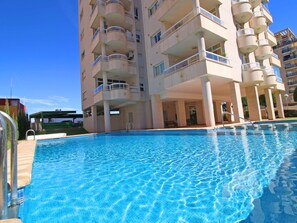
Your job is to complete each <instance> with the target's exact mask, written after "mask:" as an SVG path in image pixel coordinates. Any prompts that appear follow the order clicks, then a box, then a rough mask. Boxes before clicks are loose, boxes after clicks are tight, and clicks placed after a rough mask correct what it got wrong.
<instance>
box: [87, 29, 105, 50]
mask: <svg viewBox="0 0 297 223" xmlns="http://www.w3.org/2000/svg"><path fill="white" fill-rule="evenodd" d="M101 43H104V44H106V31H105V30H100V28H98V29H97V30H96V31H95V32H94V34H93V37H92V44H91V50H92V53H96V54H100V53H101Z"/></svg>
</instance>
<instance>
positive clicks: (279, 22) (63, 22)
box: [0, 0, 297, 114]
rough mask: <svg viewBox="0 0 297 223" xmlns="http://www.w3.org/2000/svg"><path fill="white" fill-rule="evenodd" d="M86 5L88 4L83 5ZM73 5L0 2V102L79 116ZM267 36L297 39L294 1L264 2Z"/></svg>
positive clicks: (47, 0) (65, 1) (62, 0)
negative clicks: (286, 32)
mask: <svg viewBox="0 0 297 223" xmlns="http://www.w3.org/2000/svg"><path fill="white" fill-rule="evenodd" d="M83 1H88V0H83ZM77 3H78V1H77V0H27V1H24V0H15V1H13V4H12V2H11V0H1V3H0V98H3V97H4V98H10V97H11V96H12V97H15V98H20V99H21V102H22V103H23V104H25V105H26V107H27V112H28V114H32V113H35V112H39V111H52V110H55V109H62V110H76V111H77V112H78V113H81V95H80V68H79V39H78V38H79V32H78V12H77V11H78V5H77ZM268 8H269V10H270V12H271V13H272V16H273V19H274V23H273V24H272V25H271V26H270V29H271V30H272V31H273V32H277V31H280V30H282V29H285V28H286V27H290V28H291V29H292V31H293V32H294V33H296V34H297V22H296V21H297V18H296V15H297V12H296V9H297V1H296V0H283V1H280V0H270V1H269V4H268Z"/></svg>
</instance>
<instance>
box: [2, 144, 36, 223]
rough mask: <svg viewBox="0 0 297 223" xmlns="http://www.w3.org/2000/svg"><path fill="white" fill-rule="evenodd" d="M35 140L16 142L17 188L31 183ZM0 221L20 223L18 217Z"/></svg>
mask: <svg viewBox="0 0 297 223" xmlns="http://www.w3.org/2000/svg"><path fill="white" fill-rule="evenodd" d="M35 147H36V141H19V142H18V188H21V187H25V186H27V185H28V184H30V183H31V177H32V164H33V160H34V154H35ZM7 161H8V168H7V169H8V175H7V176H8V182H9V181H10V150H9V151H8V153H7ZM0 223H22V221H21V220H20V219H7V220H0Z"/></svg>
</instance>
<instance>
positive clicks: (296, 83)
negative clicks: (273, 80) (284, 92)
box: [288, 80, 297, 87]
mask: <svg viewBox="0 0 297 223" xmlns="http://www.w3.org/2000/svg"><path fill="white" fill-rule="evenodd" d="M296 85H297V80H289V81H288V86H289V87H292V86H296Z"/></svg>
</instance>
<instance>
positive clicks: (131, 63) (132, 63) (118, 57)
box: [93, 54, 136, 67]
mask: <svg viewBox="0 0 297 223" xmlns="http://www.w3.org/2000/svg"><path fill="white" fill-rule="evenodd" d="M110 60H125V61H128V64H129V66H133V67H135V66H136V62H135V61H133V60H128V58H127V56H126V55H124V54H110V55H109V56H102V55H100V56H98V57H96V59H95V60H94V62H93V66H95V65H96V64H97V63H99V62H100V61H103V62H109V61H110Z"/></svg>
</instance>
